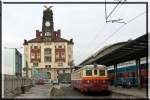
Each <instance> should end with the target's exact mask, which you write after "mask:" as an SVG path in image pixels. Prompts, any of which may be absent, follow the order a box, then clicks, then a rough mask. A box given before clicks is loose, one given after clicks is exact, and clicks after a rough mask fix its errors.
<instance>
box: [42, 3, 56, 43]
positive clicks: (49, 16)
mask: <svg viewBox="0 0 150 100" xmlns="http://www.w3.org/2000/svg"><path fill="white" fill-rule="evenodd" d="M51 7H52V6H50V7H47V6H45V8H46V9H45V10H44V11H43V22H42V36H43V37H45V36H46V37H50V38H51V39H52V40H54V24H53V12H52V10H51Z"/></svg>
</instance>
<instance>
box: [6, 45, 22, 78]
mask: <svg viewBox="0 0 150 100" xmlns="http://www.w3.org/2000/svg"><path fill="white" fill-rule="evenodd" d="M22 48H23V47H20V48H9V47H6V46H4V49H12V50H14V51H13V52H14V54H13V74H14V75H15V50H16V49H22Z"/></svg>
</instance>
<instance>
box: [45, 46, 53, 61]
mask: <svg viewBox="0 0 150 100" xmlns="http://www.w3.org/2000/svg"><path fill="white" fill-rule="evenodd" d="M44 62H51V48H45V49H44Z"/></svg>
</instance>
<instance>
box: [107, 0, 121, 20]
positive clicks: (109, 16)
mask: <svg viewBox="0 0 150 100" xmlns="http://www.w3.org/2000/svg"><path fill="white" fill-rule="evenodd" d="M121 2H122V0H120V1H119V2H118V3H117V5H116V6H115V7H114V8H113V10H112V11H111V12H110V13H109V14H108V16H107V17H106V21H107V19H108V18H109V17H110V16H111V15H112V13H113V12H114V11H115V9H116V8H117V7H118V5H119V4H120V3H121Z"/></svg>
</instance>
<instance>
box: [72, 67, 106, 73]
mask: <svg viewBox="0 0 150 100" xmlns="http://www.w3.org/2000/svg"><path fill="white" fill-rule="evenodd" d="M93 68H94V65H85V66H83V67H82V68H80V69H78V70H75V71H73V72H78V71H80V70H83V69H93ZM97 68H106V66H105V65H97Z"/></svg>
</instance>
